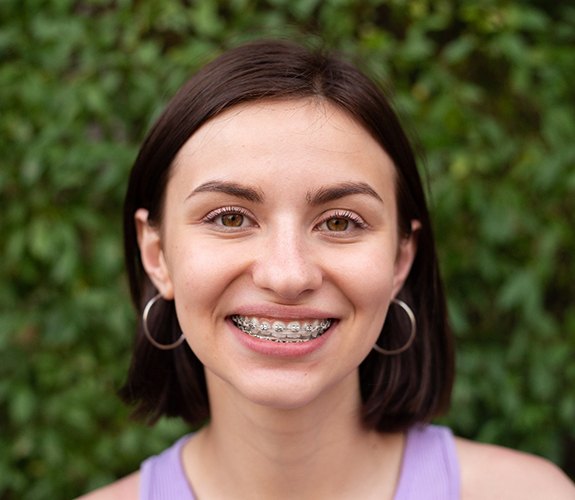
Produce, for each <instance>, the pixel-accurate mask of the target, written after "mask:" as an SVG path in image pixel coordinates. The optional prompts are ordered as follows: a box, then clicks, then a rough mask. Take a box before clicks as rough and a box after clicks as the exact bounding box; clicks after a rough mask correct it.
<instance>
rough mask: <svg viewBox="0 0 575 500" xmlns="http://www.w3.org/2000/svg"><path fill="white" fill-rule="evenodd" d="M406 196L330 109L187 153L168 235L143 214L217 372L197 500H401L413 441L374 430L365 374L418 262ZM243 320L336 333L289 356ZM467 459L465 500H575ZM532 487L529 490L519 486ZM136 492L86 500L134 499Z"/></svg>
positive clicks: (219, 133)
mask: <svg viewBox="0 0 575 500" xmlns="http://www.w3.org/2000/svg"><path fill="white" fill-rule="evenodd" d="M394 186H395V170H394V165H393V163H392V162H391V160H390V158H389V157H388V156H387V154H386V153H385V151H384V150H383V149H382V148H381V147H380V146H379V144H378V143H377V142H375V141H374V140H373V139H372V138H371V136H370V135H369V134H368V133H367V132H366V131H365V130H364V129H363V128H362V127H361V126H359V125H358V124H357V123H356V122H355V121H353V120H352V119H351V118H350V117H349V116H347V115H346V114H345V113H343V112H342V111H340V110H338V109H337V108H335V107H334V106H333V105H331V104H329V103H326V102H324V101H317V100H305V101H287V102H260V103H255V104H248V105H241V106H237V107H235V108H233V109H231V110H228V111H226V112H224V113H222V114H221V115H219V116H217V117H216V118H214V119H213V120H211V121H210V122H209V123H207V124H206V125H204V126H203V127H202V128H201V129H200V130H199V131H198V132H196V133H195V134H194V135H193V136H192V137H191V138H190V139H189V140H188V142H187V143H186V144H185V145H184V146H183V147H182V149H181V150H180V152H179V153H178V155H177V158H176V161H175V163H174V165H173V167H172V172H171V177H170V179H169V182H168V185H167V192H166V202H165V206H164V214H163V219H162V223H161V224H160V225H157V224H152V223H150V221H148V214H147V212H146V211H145V210H139V211H138V212H137V213H136V221H137V225H138V235H139V244H140V249H141V254H142V260H143V263H144V266H145V268H146V271H147V272H148V274H149V276H150V277H151V279H152V280H153V282H154V284H155V285H156V287H157V289H158V290H159V291H160V293H161V294H162V295H163V297H164V298H165V299H175V302H176V309H177V313H178V318H179V320H180V324H181V326H182V330H183V332H184V333H185V335H186V340H187V342H188V343H189V345H190V346H191V348H192V349H193V350H194V352H195V353H196V355H197V356H198V358H199V359H200V360H201V361H202V363H203V364H204V366H205V368H206V379H207V383H208V391H209V395H210V402H211V405H212V420H211V422H210V424H209V425H208V426H206V427H205V428H204V429H202V430H201V431H200V432H198V433H196V434H195V435H194V437H193V438H192V439H190V440H189V441H188V443H187V444H186V446H185V447H184V451H183V456H182V461H183V465H184V470H185V472H186V475H187V476H188V478H189V480H190V482H191V484H192V485H193V488H194V491H195V493H196V495H197V496H198V497H199V498H202V499H208V498H209V499H218V498H237V499H242V498H250V499H253V498H261V499H267V498H274V499H278V500H281V499H284V498H285V499H295V498H297V499H317V498H338V499H346V498H350V499H351V498H365V499H370V498H374V499H375V498H378V499H384V498H388V499H391V498H393V494H394V490H395V487H396V484H397V480H398V477H399V472H400V466H401V457H402V452H403V445H404V437H403V435H402V434H380V433H375V432H372V431H368V430H366V429H364V428H363V427H362V425H361V421H360V417H359V409H360V404H361V401H360V393H359V377H358V366H359V364H360V363H361V361H362V360H363V359H364V358H365V356H366V355H367V354H368V353H369V351H370V349H371V348H372V345H373V344H374V342H375V341H376V339H377V337H378V335H379V332H380V330H381V325H382V324H383V321H384V319H385V316H386V313H387V309H388V307H389V304H390V302H391V300H392V299H393V298H394V297H395V295H396V294H397V293H398V292H399V290H400V289H401V287H402V285H403V283H404V281H405V279H406V277H407V274H408V273H409V269H410V267H411V264H412V262H413V258H414V255H415V252H416V250H417V242H416V235H417V230H418V228H419V222H418V221H412V229H413V233H412V235H411V236H410V237H402V236H400V234H399V231H398V225H397V207H396V199H395V190H394ZM234 314H243V315H246V316H257V317H258V318H260V319H270V320H273V319H279V320H282V321H284V322H286V323H287V322H289V321H293V320H295V319H300V320H301V321H304V320H311V319H320V318H333V319H334V322H333V324H332V327H331V328H330V329H329V330H328V332H327V333H326V334H325V335H324V336H323V337H321V339H320V340H316V341H311V342H309V343H306V345H303V344H298V345H295V346H294V344H276V343H271V342H269V341H265V340H253V339H252V340H249V339H248V337H247V336H246V334H245V333H242V332H241V331H239V330H238V329H237V328H236V327H235V326H234V324H233V322H232V321H231V320H230V317H231V316H233V315H234ZM246 339H248V340H246ZM457 447H458V454H459V456H460V461H461V470H462V483H463V492H462V493H463V498H465V499H473V498H503V497H504V498H539V497H537V496H532V493H533V492H534V491H537V488H541V489H540V491H543V489H544V490H545V492H546V494H547V495H549V494H550V493H549V492H555V493H556V495H555V496H553V495H551V496H546V498H575V494H574V490H573V489H571V488H572V486H571V485H570V483H569V482H568V481H567V480H566V479H565V478H564V477H563V476H562V475H561V473H560V472H559V471H558V470H557V469H556V468H553V466H551V465H549V464H548V463H547V462H544V461H542V460H540V459H537V458H534V457H530V456H526V455H522V454H519V453H517V452H512V451H509V450H503V449H501V448H497V447H491V446H486V445H478V444H475V443H470V442H468V441H464V440H458V441H457ZM246 464H257V467H250V466H246ZM525 471H529V473H530V477H529V481H527V483H529V484H530V488H529V490H526V489H521V488H522V486H523V484H524V483H525V480H524V479H522V481H523V483H517V481H513V479H514V478H515V477H519V474H521V477H522V478H523V477H524V475H525ZM486 477H487V478H488V480H485V478H486ZM138 480H139V476H138V473H136V474H133V475H132V476H128V478H125V479H124V480H122V481H121V482H119V483H116V484H114V485H112V486H110V487H108V488H105V489H104V490H100V491H99V492H98V493H96V494H94V496H90V497H88V498H96V499H97V498H136V496H137V488H138ZM484 483H486V484H484ZM515 483H517V484H515ZM550 488H551V489H550ZM500 493H505V495H504V496H500V495H499V494H500ZM561 495H563V496H561ZM566 495H571V496H566Z"/></svg>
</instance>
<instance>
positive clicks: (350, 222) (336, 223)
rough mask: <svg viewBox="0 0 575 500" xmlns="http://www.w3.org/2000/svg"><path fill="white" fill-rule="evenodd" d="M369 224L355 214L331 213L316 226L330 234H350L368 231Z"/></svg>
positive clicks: (344, 212)
mask: <svg viewBox="0 0 575 500" xmlns="http://www.w3.org/2000/svg"><path fill="white" fill-rule="evenodd" d="M367 227H368V225H367V223H366V222H365V221H364V220H363V219H362V218H361V217H360V216H359V215H357V214H355V213H354V212H350V211H348V210H346V211H343V212H331V213H329V214H327V215H326V216H324V218H323V219H322V220H321V221H320V222H319V224H318V225H317V226H316V228H317V230H319V231H324V232H328V233H343V234H349V233H351V232H353V231H355V230H358V229H367Z"/></svg>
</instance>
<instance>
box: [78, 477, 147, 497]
mask: <svg viewBox="0 0 575 500" xmlns="http://www.w3.org/2000/svg"><path fill="white" fill-rule="evenodd" d="M139 486H140V472H139V471H138V472H134V473H133V474H130V475H129V476H126V477H124V478H123V479H120V480H119V481H116V482H114V483H112V484H109V485H108V486H104V487H103V488H100V489H97V490H95V491H93V492H91V493H88V494H86V495H83V496H81V497H80V498H78V499H77V500H137V499H138V497H139Z"/></svg>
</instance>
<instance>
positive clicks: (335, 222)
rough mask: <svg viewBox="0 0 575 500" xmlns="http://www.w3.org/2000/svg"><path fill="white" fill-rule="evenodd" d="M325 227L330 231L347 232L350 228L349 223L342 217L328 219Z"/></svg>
mask: <svg viewBox="0 0 575 500" xmlns="http://www.w3.org/2000/svg"><path fill="white" fill-rule="evenodd" d="M325 225H326V227H327V228H328V229H329V230H330V231H345V230H347V228H348V227H349V221H348V220H347V219H342V218H340V217H333V218H332V219H328V220H327V221H326V223H325Z"/></svg>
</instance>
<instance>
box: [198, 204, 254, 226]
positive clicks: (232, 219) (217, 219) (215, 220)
mask: <svg viewBox="0 0 575 500" xmlns="http://www.w3.org/2000/svg"><path fill="white" fill-rule="evenodd" d="M202 222H205V223H206V224H212V225H214V226H215V227H217V228H221V229H222V230H228V229H232V230H233V229H247V228H249V227H252V226H255V225H256V224H255V222H254V221H253V219H252V217H251V215H250V214H249V213H248V212H247V211H246V210H244V209H243V208H240V207H222V208H217V209H216V210H212V211H211V212H209V213H208V214H207V215H206V216H205V217H204V218H203V219H202Z"/></svg>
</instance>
